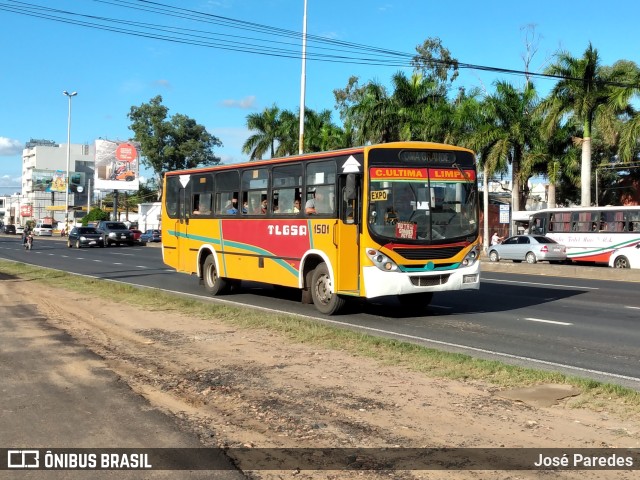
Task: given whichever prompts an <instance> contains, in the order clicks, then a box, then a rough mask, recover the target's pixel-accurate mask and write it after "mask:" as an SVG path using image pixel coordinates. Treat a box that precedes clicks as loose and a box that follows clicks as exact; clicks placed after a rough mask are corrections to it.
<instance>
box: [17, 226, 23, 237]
mask: <svg viewBox="0 0 640 480" xmlns="http://www.w3.org/2000/svg"><path fill="white" fill-rule="evenodd" d="M16 233H17V234H18V235H22V234H23V233H24V227H23V226H22V225H16Z"/></svg>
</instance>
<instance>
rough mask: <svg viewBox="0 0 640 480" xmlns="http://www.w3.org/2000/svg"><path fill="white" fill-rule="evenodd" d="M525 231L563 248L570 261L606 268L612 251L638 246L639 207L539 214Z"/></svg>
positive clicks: (572, 209)
mask: <svg viewBox="0 0 640 480" xmlns="http://www.w3.org/2000/svg"><path fill="white" fill-rule="evenodd" d="M529 230H530V232H531V233H536V234H542V235H546V236H547V237H550V238H552V239H554V240H555V241H556V242H558V243H561V244H563V245H565V246H566V247H567V256H568V259H569V260H571V261H574V262H595V263H605V264H606V263H609V257H610V256H611V253H612V252H613V251H614V250H615V249H617V248H622V247H628V246H632V245H636V244H637V243H640V206H624V207H571V208H550V209H546V210H539V211H536V212H532V213H531V216H530V222H529Z"/></svg>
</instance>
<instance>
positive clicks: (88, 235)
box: [67, 227, 104, 248]
mask: <svg viewBox="0 0 640 480" xmlns="http://www.w3.org/2000/svg"><path fill="white" fill-rule="evenodd" d="M67 247H69V248H71V247H76V248H81V247H104V238H103V237H102V234H101V233H100V232H99V231H98V230H97V229H95V228H94V227H73V228H72V229H71V231H70V232H69V235H68V236H67Z"/></svg>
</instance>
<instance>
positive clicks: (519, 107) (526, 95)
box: [474, 82, 540, 211]
mask: <svg viewBox="0 0 640 480" xmlns="http://www.w3.org/2000/svg"><path fill="white" fill-rule="evenodd" d="M536 101H537V95H536V91H535V88H534V86H533V84H531V83H527V84H526V85H525V86H524V88H523V89H521V90H518V89H516V88H515V87H513V86H512V85H511V84H509V83H507V82H497V83H496V91H495V93H494V94H492V95H490V96H489V97H487V98H486V100H485V102H483V103H484V108H485V109H486V112H485V122H484V123H483V125H482V126H481V128H480V129H479V131H478V133H477V134H476V136H475V139H474V143H475V144H476V146H477V148H476V150H477V151H481V152H483V155H484V162H487V165H488V166H489V171H504V170H505V169H506V166H507V164H511V175H512V190H511V205H512V208H513V210H514V211H516V210H520V209H521V206H522V207H524V204H525V201H526V197H527V195H528V192H527V175H528V174H529V172H530V169H529V168H528V167H527V166H526V165H524V162H530V161H532V159H531V152H532V150H533V148H534V147H535V145H536V144H537V143H538V142H539V135H540V119H539V117H538V116H537V115H535V113H534V111H535V109H536Z"/></svg>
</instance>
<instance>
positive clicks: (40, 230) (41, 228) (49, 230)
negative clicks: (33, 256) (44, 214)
mask: <svg viewBox="0 0 640 480" xmlns="http://www.w3.org/2000/svg"><path fill="white" fill-rule="evenodd" d="M33 234H34V235H35V236H36V237H42V236H47V237H50V236H52V235H53V225H51V224H50V223H44V222H38V223H36V226H35V228H34V229H33Z"/></svg>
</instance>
